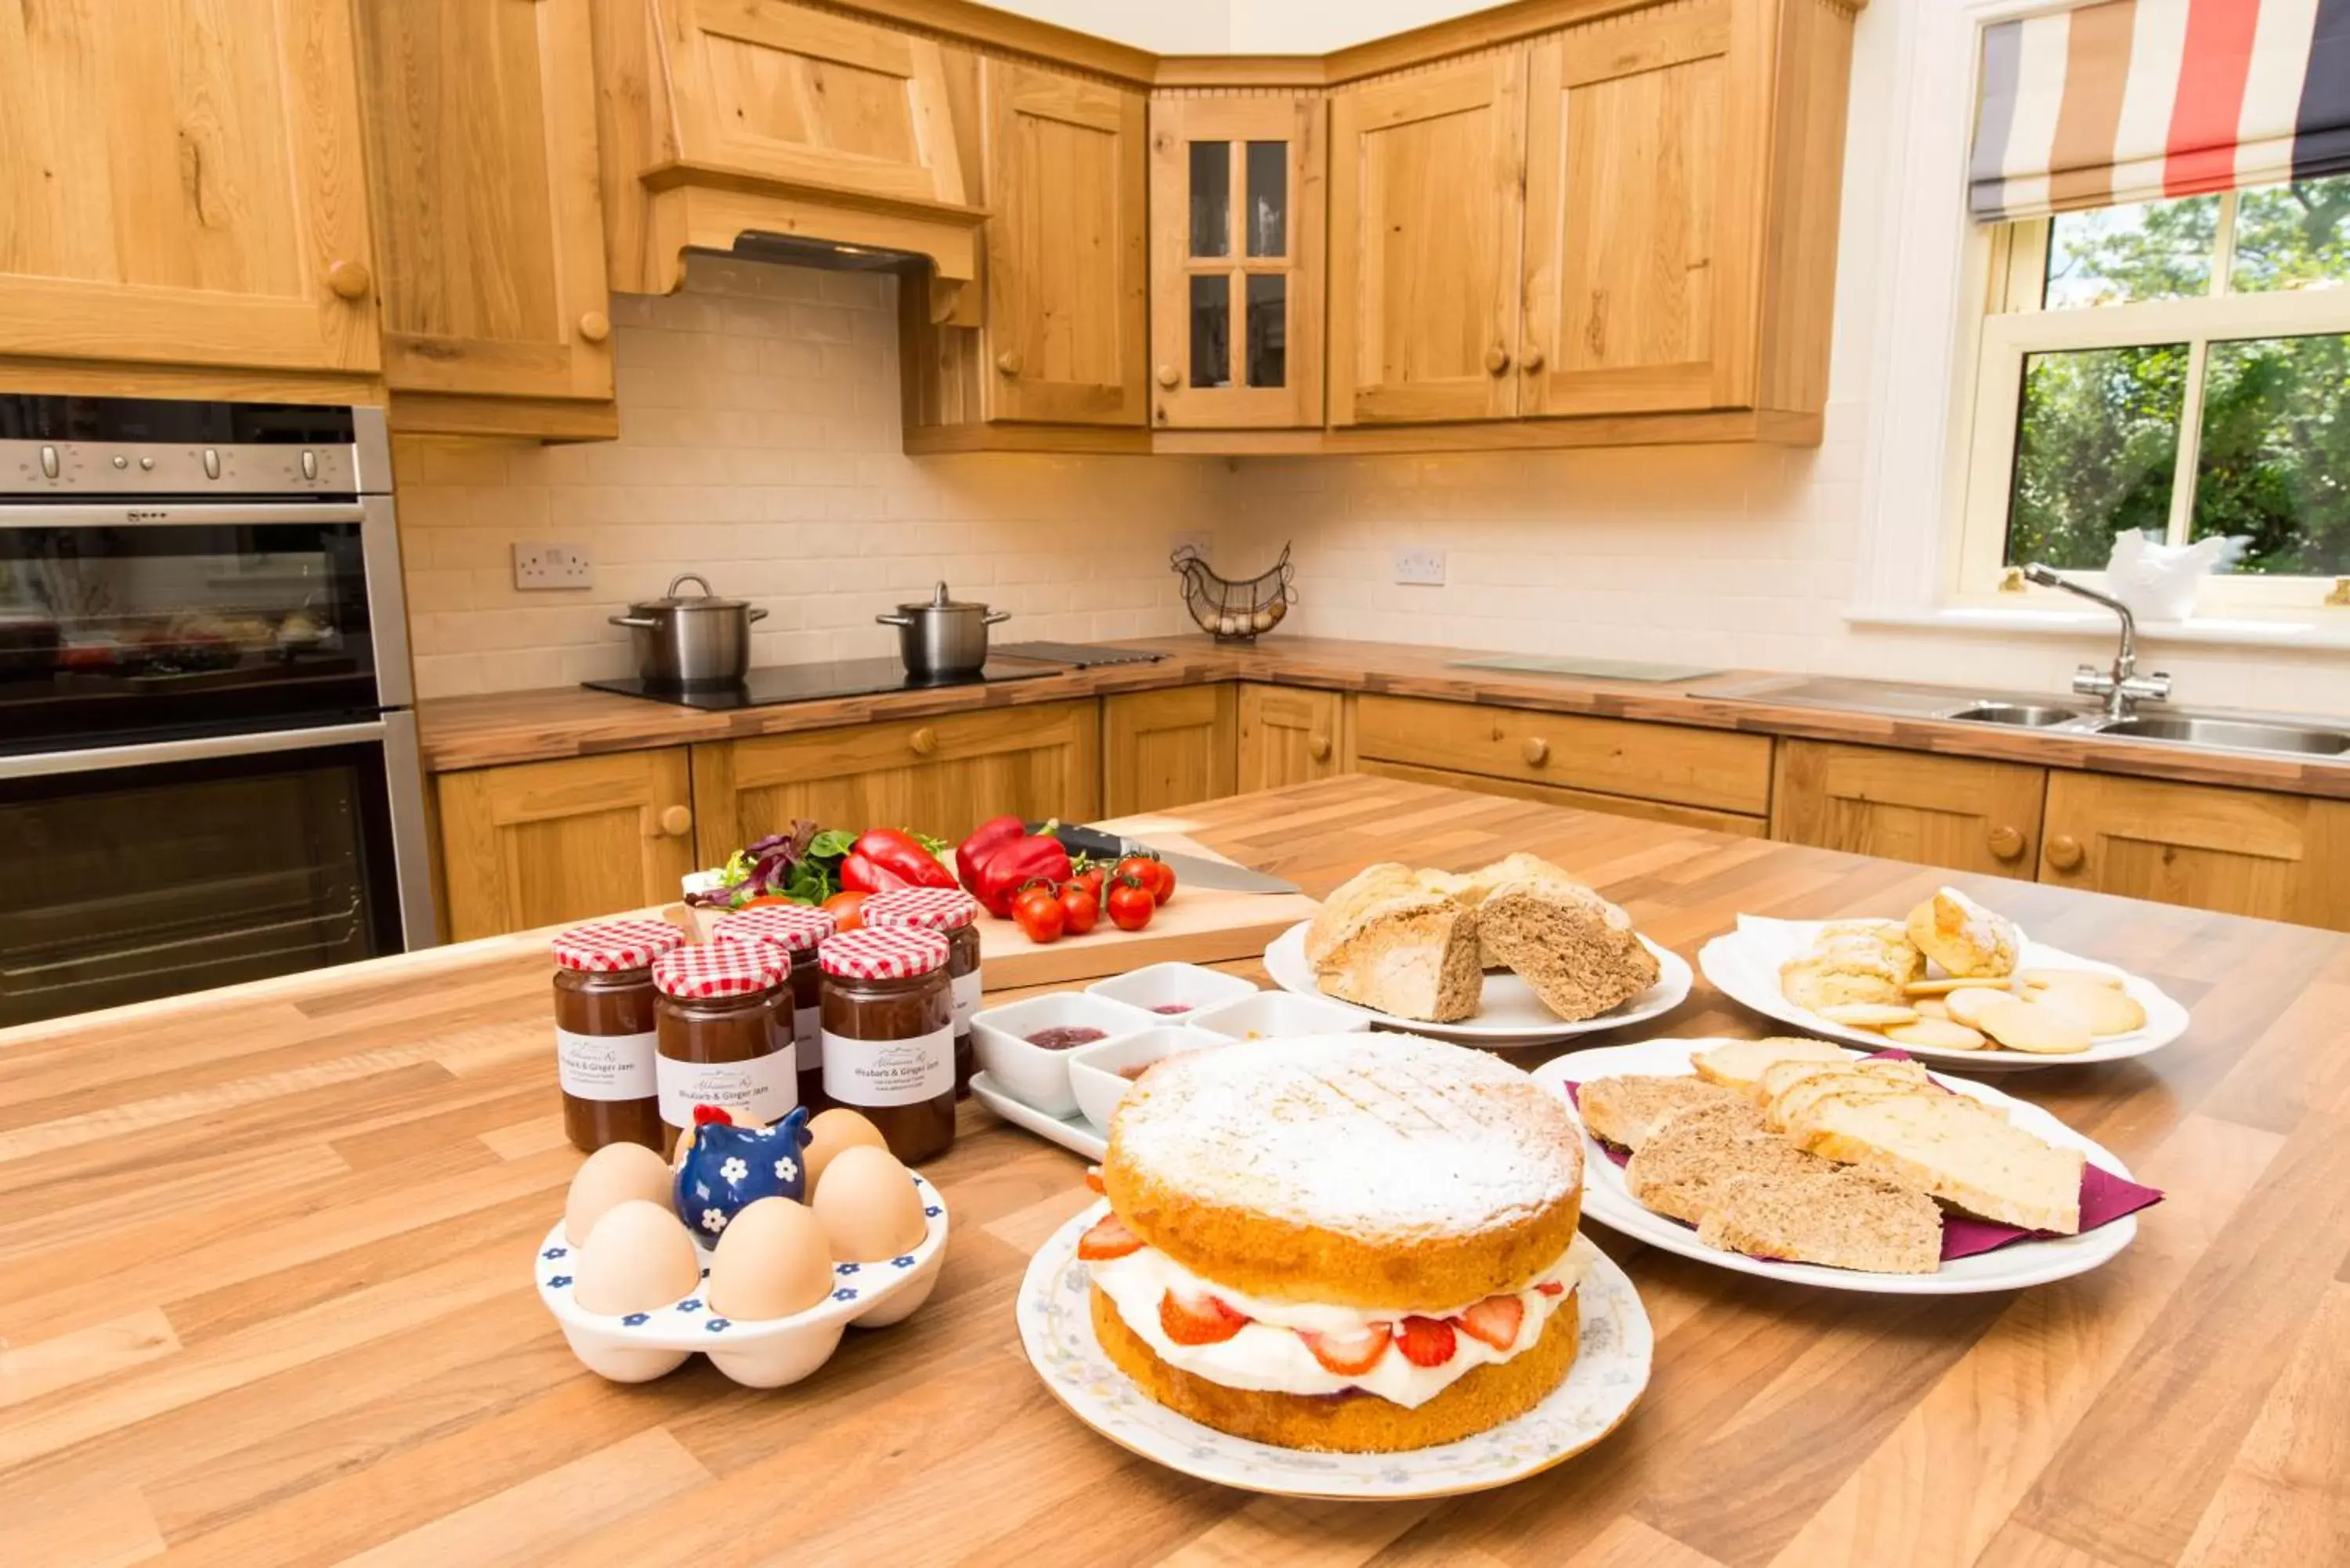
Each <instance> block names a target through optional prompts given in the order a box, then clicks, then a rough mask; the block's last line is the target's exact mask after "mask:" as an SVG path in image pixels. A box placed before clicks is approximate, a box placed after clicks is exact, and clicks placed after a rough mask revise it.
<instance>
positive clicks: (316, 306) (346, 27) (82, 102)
mask: <svg viewBox="0 0 2350 1568" xmlns="http://www.w3.org/2000/svg"><path fill="white" fill-rule="evenodd" d="M351 15H352V12H351V5H350V3H349V0H143V3H141V4H139V5H125V4H120V3H113V0H109V3H103V4H81V5H8V6H5V7H0V104H5V110H0V112H5V116H6V125H5V131H0V144H5V148H6V156H5V158H0V213H5V214H6V216H5V220H0V354H9V355H39V356H45V357H49V358H65V359H81V360H118V361H136V362H140V363H142V364H152V365H172V366H199V367H208V368H213V369H272V370H279V371H314V372H315V371H329V372H335V371H340V372H356V373H360V374H371V373H372V372H373V371H374V369H376V365H377V348H376V319H375V300H374V290H375V277H374V271H373V268H372V266H371V265H370V255H371V252H370V249H369V239H368V192H367V179H366V172H365V160H364V158H363V157H362V154H361V151H360V137H359V87H358V81H357V77H356V73H355V69H354V61H355V58H356V57H355V54H354V50H353V44H352V37H351Z"/></svg>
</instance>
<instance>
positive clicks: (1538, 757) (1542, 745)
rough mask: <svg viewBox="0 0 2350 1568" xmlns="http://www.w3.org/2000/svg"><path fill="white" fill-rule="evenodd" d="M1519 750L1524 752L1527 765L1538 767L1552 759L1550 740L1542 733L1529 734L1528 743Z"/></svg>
mask: <svg viewBox="0 0 2350 1568" xmlns="http://www.w3.org/2000/svg"><path fill="white" fill-rule="evenodd" d="M1518 750H1519V751H1520V752H1521V753H1523V754H1524V756H1525V759H1526V766H1528V767H1530V768H1538V767H1540V766H1542V765H1543V764H1544V763H1546V762H1548V761H1550V742H1548V741H1545V740H1544V739H1543V738H1542V737H1541V736H1540V735H1528V736H1527V737H1526V743H1525V744H1524V745H1523V746H1520V747H1519V748H1518Z"/></svg>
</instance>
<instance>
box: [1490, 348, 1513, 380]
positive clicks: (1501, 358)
mask: <svg viewBox="0 0 2350 1568" xmlns="http://www.w3.org/2000/svg"><path fill="white" fill-rule="evenodd" d="M1509 368H1510V351H1509V350H1508V349H1507V348H1503V347H1502V346H1501V345H1500V344H1499V343H1496V344H1494V345H1493V346H1492V348H1488V349H1486V350H1485V374H1487V375H1488V376H1499V375H1502V374H1503V373H1504V372H1505V371H1507V370H1508V369H1509Z"/></svg>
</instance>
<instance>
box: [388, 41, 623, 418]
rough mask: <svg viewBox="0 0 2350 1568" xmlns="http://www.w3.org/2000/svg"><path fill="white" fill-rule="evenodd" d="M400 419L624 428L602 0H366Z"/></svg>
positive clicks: (391, 378)
mask: <svg viewBox="0 0 2350 1568" xmlns="http://www.w3.org/2000/svg"><path fill="white" fill-rule="evenodd" d="M592 56H593V50H592V47H591V42H590V38H589V34H588V16H587V0H367V3H366V4H364V5H361V6H360V7H359V65H360V71H361V79H360V87H361V97H362V100H363V102H364V104H365V106H366V125H367V137H368V161H369V172H370V176H371V184H372V188H373V190H374V192H375V228H376V254H377V256H378V258H379V260H380V265H379V267H378V275H379V276H378V287H379V290H380V294H381V297H382V318H383V352H384V380H385V382H386V384H387V385H388V386H389V387H390V389H391V392H392V394H393V395H392V400H391V421H392V424H393V427H394V428H395V429H402V430H423V431H453V432H455V433H460V434H473V433H485V434H509V435H528V434H545V435H550V436H567V435H568V436H587V435H603V436H610V435H614V434H617V433H618V423H619V421H618V416H617V414H616V413H615V412H614V410H613V409H612V407H611V403H610V399H611V396H612V353H611V342H610V338H611V330H612V323H611V319H610V317H609V314H608V312H609V310H610V306H611V302H610V297H609V296H608V293H607V291H606V287H605V275H604V223H603V203H602V199H601V197H600V195H599V194H598V190H597V163H596V83H595V77H594V72H593V67H592Z"/></svg>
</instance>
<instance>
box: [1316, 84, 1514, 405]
mask: <svg viewBox="0 0 2350 1568" xmlns="http://www.w3.org/2000/svg"><path fill="white" fill-rule="evenodd" d="M1525 88H1526V51H1525V49H1524V48H1523V47H1522V46H1513V47H1507V48H1503V49H1497V50H1493V51H1492V52H1489V53H1485V54H1480V55H1471V56H1469V57H1466V58H1463V59H1458V60H1451V61H1448V62H1446V63H1444V64H1441V65H1438V66H1432V67H1427V68H1425V69H1421V70H1416V71H1412V72H1410V73H1409V74H1407V75H1404V76H1400V77H1396V78H1385V79H1375V80H1372V81H1367V82H1362V83H1357V84H1353V85H1350V86H1348V87H1346V88H1341V89H1339V90H1338V91H1336V92H1335V93H1333V94H1332V95H1331V99H1330V300H1331V307H1330V328H1329V331H1330V389H1329V414H1330V422H1331V423H1332V424H1333V425H1355V424H1374V423H1392V422H1399V421H1442V420H1495V419H1507V418H1509V417H1510V416H1512V415H1513V414H1514V413H1516V412H1517V409H1518V391H1517V381H1518V378H1517V376H1516V375H1515V374H1514V373H1513V372H1514V365H1515V361H1516V356H1517V349H1518V317H1519V305H1518V269H1519V262H1520V255H1521V250H1520V234H1521V230H1522V227H1523V220H1524V214H1525V195H1524V187H1523V176H1522V173H1521V168H1520V166H1521V163H1522V161H1523V158H1524V153H1525V133H1526V120H1525Z"/></svg>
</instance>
